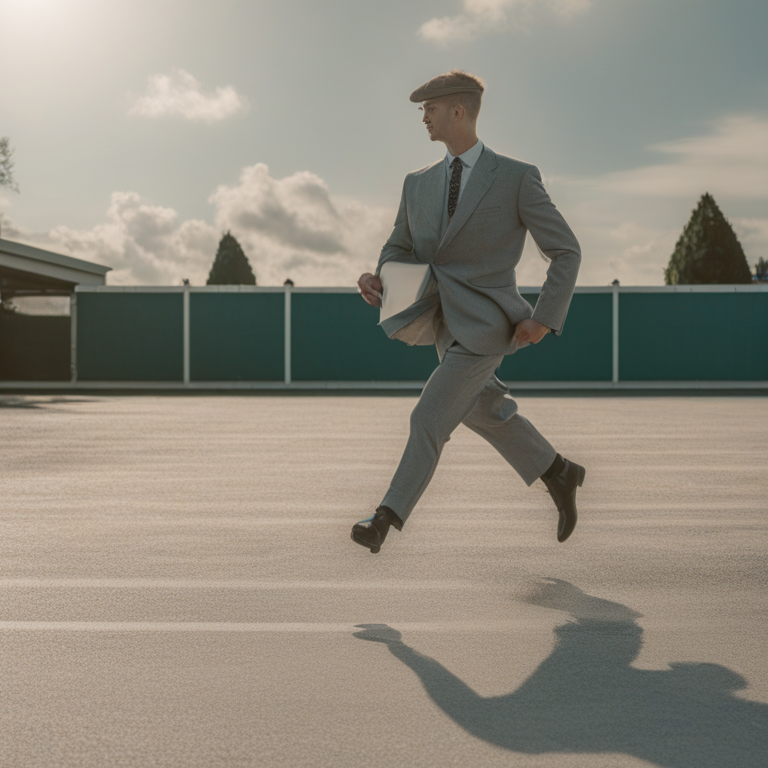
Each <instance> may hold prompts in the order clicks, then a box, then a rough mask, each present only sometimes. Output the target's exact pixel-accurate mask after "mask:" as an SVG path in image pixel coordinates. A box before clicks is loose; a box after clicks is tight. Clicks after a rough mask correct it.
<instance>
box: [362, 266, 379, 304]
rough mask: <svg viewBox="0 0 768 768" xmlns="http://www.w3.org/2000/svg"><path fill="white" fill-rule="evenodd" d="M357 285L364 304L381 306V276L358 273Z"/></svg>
mask: <svg viewBox="0 0 768 768" xmlns="http://www.w3.org/2000/svg"><path fill="white" fill-rule="evenodd" d="M357 287H358V290H359V291H360V295H361V296H362V297H363V299H364V300H365V302H366V304H370V305H371V306H372V307H380V306H381V289H382V285H381V278H379V277H376V275H372V274H371V273H370V272H366V273H365V274H363V275H360V279H359V280H358V281H357Z"/></svg>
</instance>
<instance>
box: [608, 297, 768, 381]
mask: <svg viewBox="0 0 768 768" xmlns="http://www.w3.org/2000/svg"><path fill="white" fill-rule="evenodd" d="M767 330H768V293H746V292H744V293H622V294H620V295H619V379H620V380H622V381H766V380H768V341H766V331H767Z"/></svg>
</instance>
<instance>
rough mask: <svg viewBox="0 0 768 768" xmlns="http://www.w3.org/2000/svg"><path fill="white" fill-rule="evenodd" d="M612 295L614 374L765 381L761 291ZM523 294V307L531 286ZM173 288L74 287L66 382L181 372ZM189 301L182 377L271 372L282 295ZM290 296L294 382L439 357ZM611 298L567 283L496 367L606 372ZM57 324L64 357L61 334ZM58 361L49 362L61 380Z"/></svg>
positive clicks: (356, 312)
mask: <svg viewBox="0 0 768 768" xmlns="http://www.w3.org/2000/svg"><path fill="white" fill-rule="evenodd" d="M618 296H619V309H620V314H619V362H620V368H619V380H620V381H621V382H633V381H637V382H642V381H656V382H664V381H734V382H737V381H768V344H766V342H765V329H766V328H768V292H754V293H753V292H747V291H739V292H736V291H734V292H721V291H718V292H712V293H708V292H698V291H696V292H683V291H681V292H673V291H663V292H658V293H655V292H638V293H631V292H626V293H625V292H620V293H619V295H618ZM526 298H527V300H528V301H529V302H531V303H532V304H533V303H535V301H536V299H537V295H536V294H533V295H527V296H526ZM183 299H184V296H183V293H182V292H181V291H177V292H174V293H161V292H157V293H155V292H147V293H141V292H138V291H137V292H130V291H126V292H120V291H103V292H102V291H94V292H91V291H83V292H78V294H77V307H78V311H77V358H78V359H77V368H78V379H79V380H80V381H125V382H130V381H147V382H153V381H174V382H179V383H181V382H182V381H183V354H184V353H183ZM189 300H190V379H191V381H193V382H194V381H220V382H226V381H243V382H247V381H254V382H259V381H266V382H270V381H275V382H282V381H283V379H284V373H285V370H284V364H285V360H284V338H283V334H284V331H285V329H284V300H285V295H284V293H283V292H278V293H272V292H248V291H242V292H231V293H230V292H213V291H211V292H204V291H201V292H197V291H193V292H190V294H189ZM291 302H292V305H291V306H292V314H291V316H292V331H291V347H292V355H291V373H292V376H291V378H292V380H293V381H295V382H306V381H317V382H323V381H327V382H345V381H348V382H378V381H380V382H391V381H413V382H420V381H426V380H427V379H428V378H429V376H430V375H431V373H432V371H433V370H434V369H435V367H436V366H437V364H438V361H437V355H436V353H435V349H434V347H409V346H408V345H406V344H403V343H402V342H399V341H392V340H390V339H388V338H387V337H386V335H385V334H384V332H383V331H382V330H381V328H380V327H379V326H378V325H377V322H378V316H379V313H378V310H377V309H374V308H373V307H370V306H368V305H367V304H365V302H363V301H362V299H361V298H360V297H359V296H358V295H357V294H356V293H329V292H318V293H303V292H292V293H291ZM612 308H613V294H612V293H610V292H605V293H581V292H579V293H576V294H575V295H574V297H573V301H572V303H571V308H570V311H569V314H568V319H567V321H566V323H565V328H564V332H563V335H562V336H560V337H554V336H547V337H546V338H545V339H544V340H543V341H542V342H541V344H539V345H535V346H530V347H526V348H525V349H522V350H520V352H518V353H517V354H515V355H510V356H508V357H506V358H505V360H504V362H503V363H502V366H501V369H500V372H499V375H500V377H501V378H502V379H504V380H506V381H516V382H524V381H542V382H547V381H551V382H566V383H567V382H610V381H611V376H612V369H613V357H612V345H613V338H612V333H613V330H612V327H613V324H612V316H613V310H612ZM34 319H35V320H37V319H39V320H41V321H42V320H45V318H34ZM62 328H63V326H62ZM59 335H61V337H62V338H61V339H60V340H59V341H58V342H57V349H59V351H60V352H61V353H62V355H64V352H65V350H68V349H69V344H68V340H67V339H66V338H65V337H64V334H63V332H62V333H61V334H59ZM4 343H5V345H6V346H7V344H8V342H7V340H6V341H5V342H4ZM4 348H5V347H3V349H4ZM66 354H68V351H67V352H66ZM41 356H42V353H41V354H40V355H36V359H39V358H40V357H41ZM6 357H7V354H6ZM13 357H14V359H16V358H17V357H19V355H18V354H14V355H13ZM65 362H66V361H65V360H64V358H63V357H62V360H60V361H59V363H60V365H59V363H57V365H58V366H59V368H60V370H61V377H62V379H65V378H66V376H65V374H64V367H65ZM6 367H7V366H6ZM59 368H57V370H58V369H59ZM57 375H59V374H57ZM0 376H2V377H3V378H5V379H6V380H8V379H9V378H11V376H9V375H5V374H2V373H0ZM13 378H14V379H15V380H20V378H21V377H19V378H16V376H13ZM24 378H26V379H27V380H29V379H31V378H32V377H31V376H29V377H28V376H24ZM35 378H38V380H44V379H43V375H40V376H39V377H37V376H36V377H35Z"/></svg>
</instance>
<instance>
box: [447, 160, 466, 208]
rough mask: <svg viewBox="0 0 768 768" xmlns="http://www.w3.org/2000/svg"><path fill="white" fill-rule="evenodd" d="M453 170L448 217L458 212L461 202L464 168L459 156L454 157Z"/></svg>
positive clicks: (449, 186) (449, 190) (449, 187)
mask: <svg viewBox="0 0 768 768" xmlns="http://www.w3.org/2000/svg"><path fill="white" fill-rule="evenodd" d="M451 168H453V172H452V173H451V180H450V182H449V184H448V218H449V219H450V218H451V217H452V216H453V214H454V213H456V206H457V205H458V204H459V190H460V189H461V169H462V168H463V166H462V164H461V160H460V159H459V158H458V157H454V158H453V162H452V163H451Z"/></svg>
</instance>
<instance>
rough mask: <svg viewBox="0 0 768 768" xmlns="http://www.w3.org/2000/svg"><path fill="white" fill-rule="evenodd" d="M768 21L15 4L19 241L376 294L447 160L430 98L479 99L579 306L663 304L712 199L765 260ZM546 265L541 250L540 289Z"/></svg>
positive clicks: (748, 2) (128, 2)
mask: <svg viewBox="0 0 768 768" xmlns="http://www.w3.org/2000/svg"><path fill="white" fill-rule="evenodd" d="M767 31H768V2H766V1H765V0H381V1H378V0H314V1H312V0H249V1H247V2H239V1H236V0H215V2H214V0H206V1H204V2H203V1H198V0H152V1H151V2H145V1H143V0H0V136H8V137H10V140H11V143H12V146H13V147H14V148H15V150H16V154H15V158H14V159H15V163H16V178H17V181H18V184H19V186H20V188H21V193H20V194H19V195H16V194H13V193H11V192H0V213H1V214H2V216H3V237H6V238H9V239H15V240H18V241H22V242H27V243H30V244H37V245H40V246H41V247H46V248H50V249H51V250H55V251H58V252H61V253H67V254H70V255H73V256H78V257H80V258H85V259H89V260H93V261H96V262H99V263H102V264H106V265H108V266H111V267H113V269H114V271H113V272H111V273H109V276H108V283H109V284H113V285H125V284H152V285H177V284H179V283H180V281H181V279H182V278H184V277H187V278H189V279H191V281H192V284H193V285H202V284H204V283H205V280H206V277H207V274H208V270H209V269H210V265H211V262H212V259H213V256H214V254H215V250H216V245H217V243H218V240H219V238H220V237H221V234H222V233H223V232H224V231H226V230H231V231H232V233H233V234H234V235H235V236H236V237H237V238H238V239H239V240H240V242H241V244H242V245H243V247H244V249H245V251H246V254H247V255H248V257H249V259H250V261H251V264H252V265H253V267H254V270H255V272H256V274H257V278H258V281H259V284H261V285H276V284H281V283H282V282H283V280H284V279H285V278H286V277H291V278H292V279H293V280H294V281H295V282H296V283H297V284H298V285H350V284H353V283H354V282H355V281H356V279H357V277H358V276H359V274H360V273H361V272H363V271H368V270H370V271H372V270H373V268H374V267H375V265H376V261H377V259H378V253H379V251H380V249H381V246H382V244H383V242H384V240H385V239H386V237H387V235H388V233H389V231H390V229H391V226H392V222H393V220H394V213H395V210H396V207H397V203H398V201H399V195H400V189H401V185H402V180H403V176H404V175H405V174H406V173H407V172H408V171H410V170H414V169H416V168H419V167H422V166H424V165H427V164H429V163H431V162H433V161H434V160H436V159H438V158H439V157H441V156H442V155H443V154H444V151H445V148H444V146H443V145H442V144H431V143H430V142H429V140H428V137H427V134H426V131H425V129H424V127H423V126H422V124H421V122H420V119H421V113H420V112H419V111H418V109H417V107H416V105H414V104H411V103H410V102H409V100H408V95H409V94H410V92H411V91H412V90H413V89H414V88H415V87H416V86H418V85H420V84H421V83H423V82H424V81H426V80H428V79H429V78H430V77H432V76H434V75H436V74H439V73H441V72H444V71H447V70H449V69H451V68H454V67H460V68H463V69H465V70H467V71H469V72H472V73H474V74H477V75H479V76H481V77H482V78H483V79H484V80H485V82H486V87H487V89H486V94H485V96H484V99H483V108H482V111H481V113H480V120H479V124H478V133H479V135H480V137H481V139H482V140H483V141H484V142H485V143H486V144H487V145H488V146H489V147H491V148H492V149H494V150H495V151H497V152H500V153H503V154H507V155H511V156H514V157H519V158H521V159H523V160H525V161H527V162H531V163H535V164H536V165H538V166H539V168H540V169H541V171H542V174H543V176H544V180H545V183H546V185H547V188H548V190H549V192H550V194H551V196H552V198H553V200H554V201H555V203H556V204H557V206H558V208H560V210H561V211H562V212H563V213H564V215H565V217H566V219H567V220H568V221H569V223H570V224H571V226H572V228H573V229H574V231H575V232H576V235H577V237H578V238H579V240H580V242H581V244H582V251H583V261H582V268H581V273H580V275H579V284H580V285H605V284H608V283H610V282H611V280H612V279H614V278H619V279H620V280H621V282H622V284H639V285H660V284H662V283H663V277H662V269H663V267H664V266H666V264H667V261H668V259H669V255H670V253H671V251H672V248H673V247H674V244H675V241H676V240H677V238H678V236H679V234H680V232H681V230H682V228H683V226H684V225H685V223H686V221H687V220H688V218H689V216H690V213H691V210H692V209H693V208H694V207H695V205H696V203H697V201H698V199H699V197H700V196H701V195H702V194H703V193H704V192H706V191H708V192H710V193H712V194H713V195H714V197H715V199H716V201H717V202H718V204H719V205H720V207H721V208H722V210H723V212H724V213H725V215H726V216H727V217H728V219H729V220H730V221H731V223H732V224H733V225H734V228H735V229H736V232H737V234H738V236H739V238H740V240H741V242H742V245H743V246H744V249H745V251H746V253H747V257H748V260H749V261H750V264H752V263H754V262H755V261H757V258H758V257H759V256H763V257H768V45H767V44H766V32H767ZM544 270H545V265H544V264H543V262H542V261H541V260H540V259H539V258H538V257H537V256H536V254H535V251H534V250H533V249H531V248H529V249H527V252H526V255H525V257H524V259H523V261H522V262H521V265H520V268H519V270H518V273H519V282H520V283H521V284H523V285H532V284H536V283H540V282H541V280H542V279H543V276H544Z"/></svg>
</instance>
